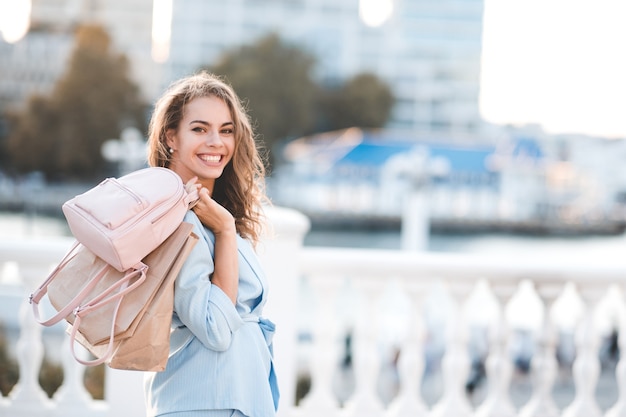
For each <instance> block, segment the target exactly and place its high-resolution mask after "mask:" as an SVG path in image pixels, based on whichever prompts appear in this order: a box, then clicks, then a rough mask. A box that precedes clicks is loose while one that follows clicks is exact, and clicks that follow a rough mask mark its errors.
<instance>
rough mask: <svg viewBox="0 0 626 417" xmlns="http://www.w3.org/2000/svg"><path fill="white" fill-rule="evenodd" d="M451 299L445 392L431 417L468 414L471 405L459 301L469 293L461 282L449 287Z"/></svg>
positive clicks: (464, 337)
mask: <svg viewBox="0 0 626 417" xmlns="http://www.w3.org/2000/svg"><path fill="white" fill-rule="evenodd" d="M449 292H450V295H451V296H452V298H453V301H454V302H453V303H452V305H451V309H450V310H451V311H450V316H449V320H448V322H447V323H446V353H445V355H444V357H443V360H442V371H443V381H444V393H443V396H442V398H441V399H440V400H439V402H437V404H435V406H434V407H433V410H432V413H431V414H430V417H469V416H470V415H471V412H472V410H471V406H470V403H469V401H468V399H467V396H466V395H465V382H466V381H467V377H468V375H469V368H470V360H469V355H468V353H467V323H466V322H465V320H464V318H463V315H462V314H461V306H462V304H463V303H462V301H463V300H464V299H465V297H466V296H467V294H468V293H469V292H470V291H469V290H468V289H467V288H465V287H464V286H461V285H455V286H454V287H452V288H451V291H449Z"/></svg>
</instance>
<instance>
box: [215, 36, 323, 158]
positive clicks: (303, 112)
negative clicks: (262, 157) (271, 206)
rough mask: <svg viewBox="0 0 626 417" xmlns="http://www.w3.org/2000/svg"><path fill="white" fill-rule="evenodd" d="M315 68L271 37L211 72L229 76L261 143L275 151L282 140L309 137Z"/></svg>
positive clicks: (235, 53)
mask: <svg viewBox="0 0 626 417" xmlns="http://www.w3.org/2000/svg"><path fill="white" fill-rule="evenodd" d="M314 64H315V59H314V58H313V57H312V56H311V55H309V54H307V53H306V52H304V51H303V50H301V49H299V48H297V47H295V46H290V45H287V44H286V43H284V42H283V41H281V40H280V39H279V37H278V36H277V35H275V34H270V35H268V36H266V37H263V38H261V39H260V40H259V41H258V42H256V43H254V44H252V45H246V46H242V47H240V48H238V49H236V50H233V51H231V52H227V53H226V54H225V55H224V56H223V57H222V58H221V60H220V61H219V62H218V63H217V64H216V65H214V66H212V67H208V68H207V69H208V70H210V71H212V72H214V73H216V74H219V75H221V76H223V77H225V79H226V80H227V81H228V82H229V83H230V84H231V85H232V86H233V88H234V89H235V91H237V94H238V95H239V96H240V97H241V98H242V100H243V101H244V103H246V104H247V107H248V111H249V114H250V117H251V119H252V122H253V124H254V126H255V130H256V132H257V134H258V136H259V139H261V140H263V141H264V142H265V146H266V147H267V149H268V150H269V151H271V149H272V147H273V146H274V145H275V144H276V143H277V142H278V141H280V140H283V139H284V138H287V137H295V136H300V135H302V134H305V133H310V132H311V130H312V129H313V127H314V123H315V119H316V116H315V107H316V100H317V97H318V87H317V85H316V84H315V82H314V81H313V80H312V78H311V71H312V70H313V66H314ZM270 158H271V155H270ZM270 162H271V161H270Z"/></svg>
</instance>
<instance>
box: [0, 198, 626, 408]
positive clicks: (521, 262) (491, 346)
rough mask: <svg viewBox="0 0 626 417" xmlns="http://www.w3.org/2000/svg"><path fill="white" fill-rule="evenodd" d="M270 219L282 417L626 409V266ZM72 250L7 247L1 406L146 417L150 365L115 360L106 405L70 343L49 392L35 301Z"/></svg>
mask: <svg viewBox="0 0 626 417" xmlns="http://www.w3.org/2000/svg"><path fill="white" fill-rule="evenodd" d="M270 217H271V219H272V222H273V224H274V229H273V236H272V238H271V239H270V238H268V239H265V240H264V242H263V243H262V244H261V245H260V246H259V252H260V256H261V260H262V262H263V264H264V267H265V269H266V271H267V274H268V276H269V277H270V282H271V289H270V291H271V295H270V303H269V305H268V307H267V310H266V315H267V316H268V317H269V318H271V319H272V320H273V321H274V322H276V324H277V330H278V332H277V334H276V339H275V355H276V366H277V372H278V374H279V378H280V382H281V391H282V396H281V397H282V399H281V408H280V412H279V415H280V416H285V417H287V416H302V417H308V416H311V417H313V416H315V417H318V416H320V415H323V416H325V417H331V416H339V415H341V416H359V417H367V416H372V417H378V416H387V417H391V416H428V417H464V416H479V417H489V416H493V417H507V416H520V417H532V416H546V417H550V416H566V417H594V416H605V417H618V416H622V415H625V416H626V365H625V363H626V362H618V361H617V357H618V355H616V354H615V352H613V353H614V354H613V355H611V354H610V353H611V350H610V349H607V352H608V353H606V354H605V352H604V348H605V347H607V346H608V347H611V348H613V349H615V348H616V347H619V346H615V344H614V345H611V344H607V343H605V340H610V338H606V337H605V336H607V335H610V334H611V331H610V330H612V329H614V330H616V331H617V332H618V334H619V335H620V336H623V335H624V334H626V331H623V329H624V328H625V327H626V324H625V321H624V320H623V317H624V302H623V300H622V289H623V286H624V283H625V277H626V263H622V262H620V261H619V260H616V261H615V262H614V263H612V264H598V263H594V262H593V260H591V261H588V262H583V260H581V259H563V260H560V259H554V258H551V259H547V260H542V259H536V258H535V259H520V258H519V257H515V254H511V256H510V257H508V258H503V257H501V256H498V257H480V256H477V255H471V256H468V255H460V254H442V253H428V252H410V251H391V250H365V249H358V250H357V249H336V248H333V249H331V248H309V247H304V248H303V247H302V239H303V236H304V235H305V233H306V232H307V230H308V222H307V220H306V219H305V218H304V217H302V216H301V215H299V214H298V213H297V212H293V211H291V210H285V209H280V208H275V209H273V210H272V211H271V212H270ZM70 244H71V241H70V240H68V239H66V238H65V239H64V238H59V239H49V240H19V241H6V240H5V241H2V242H0V267H1V268H0V271H2V276H0V283H2V284H3V286H4V288H12V289H13V291H17V292H18V293H21V294H22V295H21V296H22V297H23V300H24V301H23V302H21V304H22V311H21V313H20V316H19V326H20V327H19V328H20V332H19V339H18V341H17V343H16V346H15V349H14V350H15V352H16V358H17V361H18V364H19V368H20V377H19V382H18V384H17V385H16V386H15V387H13V390H12V391H11V392H10V394H9V395H8V396H7V397H2V398H0V415H11V416H15V417H21V416H28V417H36V416H39V415H41V416H44V415H45V416H53V417H54V416H72V415H77V416H78V415H81V416H83V415H90V416H91V415H93V416H103V417H105V416H106V417H109V416H110V417H113V416H115V417H131V416H143V415H144V414H145V413H144V411H143V399H142V392H141V377H142V374H141V373H138V372H124V371H113V370H110V369H107V371H106V376H105V394H104V399H103V400H98V401H94V400H92V399H91V397H90V395H89V394H88V393H87V391H86V390H85V387H84V385H83V384H82V379H83V374H84V372H85V369H84V368H83V367H82V366H79V365H78V364H77V363H76V362H75V361H74V360H73V359H72V358H71V357H70V356H69V355H68V353H69V349H67V346H63V347H62V348H61V352H60V357H61V363H62V367H63V371H64V376H65V377H64V381H63V384H62V385H61V387H60V388H59V389H58V390H57V392H56V393H55V394H54V395H53V397H52V398H48V397H47V396H46V395H45V394H44V393H43V391H42V389H41V387H40V386H39V383H38V373H39V368H40V366H41V362H42V357H43V350H44V344H43V343H42V340H45V336H46V334H44V338H43V339H42V329H41V326H39V325H37V324H36V323H35V322H34V320H33V318H32V314H31V312H30V310H29V308H28V307H29V306H28V304H27V303H25V300H26V295H27V294H28V292H29V291H30V290H31V289H32V288H33V287H35V286H36V285H38V284H39V283H40V282H41V281H42V280H43V278H45V276H46V275H47V272H48V271H49V270H50V268H51V266H52V265H54V263H55V262H57V261H58V260H59V259H60V258H61V257H62V255H63V254H64V252H65V251H66V250H67V248H68V247H69V245H70ZM590 259H593V258H592V257H590ZM12 283H16V284H15V285H13V284H12ZM18 283H19V284H18ZM18 285H19V286H18ZM16 288H18V290H16ZM5 292H7V291H5ZM44 333H45V332H44ZM570 336H571V337H570ZM568 338H569V339H568ZM570 339H571V343H568V340H570ZM624 343H626V341H625V340H624V338H623V337H622V338H620V340H619V345H620V346H621V345H623V344H624ZM573 352H575V353H573ZM601 353H602V354H601ZM612 361H613V362H612ZM483 370H484V372H482V371H483Z"/></svg>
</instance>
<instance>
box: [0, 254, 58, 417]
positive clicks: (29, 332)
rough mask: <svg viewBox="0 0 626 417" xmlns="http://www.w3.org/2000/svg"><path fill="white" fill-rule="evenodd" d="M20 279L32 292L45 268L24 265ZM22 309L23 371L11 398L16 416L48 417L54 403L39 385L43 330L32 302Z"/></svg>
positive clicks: (20, 351) (19, 348)
mask: <svg viewBox="0 0 626 417" xmlns="http://www.w3.org/2000/svg"><path fill="white" fill-rule="evenodd" d="M19 267H20V275H21V278H22V280H23V281H24V282H25V283H26V284H25V287H26V288H29V289H30V288H32V287H33V286H32V285H28V283H30V282H32V281H34V280H35V279H36V278H35V277H39V275H40V272H41V267H40V266H38V265H34V266H32V267H28V266H27V265H25V264H20V266H19ZM24 299H25V301H24V302H23V303H22V305H21V307H20V314H19V318H20V319H19V322H20V336H19V339H18V341H17V362H18V366H19V369H20V377H19V380H18V382H17V384H16V385H15V386H14V387H13V389H12V390H11V393H10V394H9V397H10V400H11V410H12V411H14V414H15V415H29V416H35V415H47V414H46V413H48V412H49V411H46V410H49V409H50V408H51V407H52V402H51V401H50V399H49V398H48V396H47V395H46V393H45V392H44V390H43V389H42V388H41V386H40V385H39V370H40V369H41V364H42V361H43V353H44V352H43V351H44V347H43V343H42V341H41V333H42V331H41V326H40V325H39V323H37V322H36V321H35V318H34V316H33V312H32V307H31V305H30V303H28V301H26V295H25V296H24Z"/></svg>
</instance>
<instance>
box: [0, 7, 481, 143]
mask: <svg viewBox="0 0 626 417" xmlns="http://www.w3.org/2000/svg"><path fill="white" fill-rule="evenodd" d="M385 1H386V0H381V1H379V2H372V1H369V2H365V1H361V2H360V1H359V0H229V1H222V0H173V2H172V3H173V7H172V10H171V11H168V10H161V11H165V12H166V13H165V14H161V17H162V18H163V16H165V18H164V20H163V21H164V22H165V23H167V21H168V12H171V14H172V16H171V19H170V21H171V22H170V23H171V26H170V27H169V28H168V27H167V24H166V25H165V27H157V28H156V29H157V30H156V32H155V33H156V34H157V35H159V36H160V35H163V36H162V37H163V38H164V39H165V40H164V43H165V45H166V46H167V45H169V58H167V52H168V51H166V52H165V55H163V56H162V58H163V59H166V61H165V62H164V63H162V64H159V63H156V62H155V61H154V59H153V57H152V52H153V51H152V48H153V46H154V45H153V34H152V30H153V27H152V24H153V4H154V5H155V6H156V5H159V7H162V6H163V5H167V2H160V1H154V0H107V1H96V0H32V19H31V31H30V32H29V33H28V35H27V36H26V37H25V38H23V39H22V40H20V41H18V42H17V43H15V44H7V43H5V42H3V41H1V40H0V63H1V64H0V105H3V106H7V105H8V106H10V107H15V106H19V105H21V104H23V103H24V101H25V99H26V97H27V96H28V95H29V94H30V93H32V92H44V93H45V92H47V91H48V90H49V89H50V88H51V86H52V85H53V83H54V81H55V80H56V79H57V78H58V76H59V75H60V73H61V72H62V71H63V69H64V66H65V63H66V61H67V57H68V55H69V53H70V51H71V46H72V42H73V41H72V36H73V29H74V28H75V25H76V24H77V23H79V22H98V23H101V24H103V25H104V26H105V27H106V29H107V30H108V31H109V33H110V34H111V36H112V38H113V40H114V46H115V47H116V49H117V50H119V51H120V52H123V53H125V54H126V55H127V56H128V57H129V59H130V61H131V65H132V74H133V76H134V78H135V80H136V81H137V83H138V84H139V85H140V86H141V88H142V91H143V93H144V96H145V97H146V99H147V100H149V101H152V100H153V99H154V98H155V97H156V96H157V95H158V94H159V93H160V91H162V89H163V88H164V87H165V86H166V85H167V84H169V83H170V82H171V81H172V80H173V79H176V78H178V77H180V76H182V75H186V74H189V73H192V72H194V71H196V70H197V69H198V68H199V67H200V66H202V65H210V64H212V63H214V62H215V60H216V59H218V58H219V56H220V55H221V54H222V53H223V52H225V51H227V50H229V49H231V48H233V47H237V46H239V45H241V44H246V43H251V42H254V41H255V40H256V39H258V38H259V37H261V36H263V35H266V34H268V33H269V32H275V33H278V34H279V35H280V36H281V37H282V38H283V39H285V40H286V41H288V42H291V43H293V44H297V45H300V46H302V47H303V48H306V49H307V50H308V51H309V52H311V53H313V54H314V55H315V56H316V57H317V60H318V65H317V67H316V73H315V74H314V76H315V77H316V79H317V81H319V82H323V83H328V84H331V85H332V84H337V83H339V82H341V81H343V80H345V79H347V78H349V77H351V76H353V75H355V74H357V73H360V72H364V71H369V72H373V73H375V74H377V75H378V76H380V77H381V78H383V79H384V80H386V81H387V82H388V83H389V84H390V85H391V87H392V89H393V92H394V95H395V97H396V99H397V104H396V106H395V108H394V109H393V112H392V121H391V123H390V127H394V128H401V129H407V130H420V131H462V132H467V131H470V132H471V131H476V130H478V129H479V128H480V127H481V125H482V121H481V118H480V114H479V109H478V94H479V73H480V59H481V41H482V15H483V1H482V0H438V1H431V0H393V1H392V2H389V1H388V3H389V4H392V5H393V13H392V14H391V15H390V16H389V18H388V19H387V20H386V21H384V22H382V24H381V25H380V26H376V27H373V26H368V25H367V24H366V23H364V20H363V18H362V12H363V10H360V8H359V7H360V3H369V4H375V3H385ZM372 12H373V13H376V11H375V10H374V11H370V13H372ZM168 29H171V36H170V37H169V41H168V40H167V39H166V38H167V36H166V35H167V32H168Z"/></svg>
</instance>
